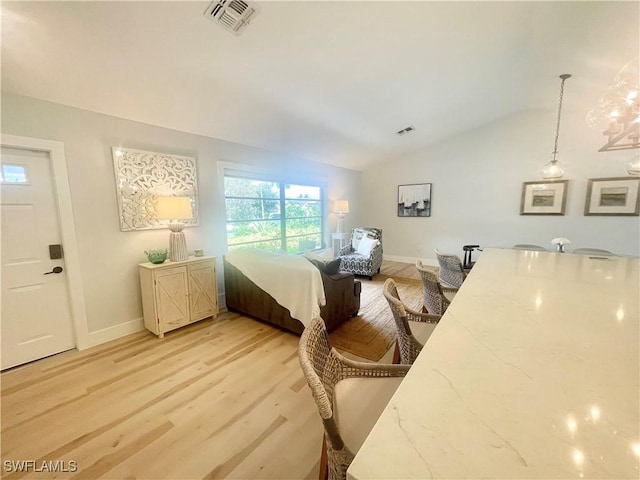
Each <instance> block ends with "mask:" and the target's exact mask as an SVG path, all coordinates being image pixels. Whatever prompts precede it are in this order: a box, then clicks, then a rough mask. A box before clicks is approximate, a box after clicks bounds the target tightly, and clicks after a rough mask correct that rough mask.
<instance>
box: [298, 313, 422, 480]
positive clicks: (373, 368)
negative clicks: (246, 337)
mask: <svg viewBox="0 0 640 480" xmlns="http://www.w3.org/2000/svg"><path fill="white" fill-rule="evenodd" d="M298 357H299V359H300V365H301V367H302V371H303V372H304V376H305V378H306V379H307V383H308V384H309V388H311V393H313V398H314V399H315V401H316V404H317V405H318V410H319V412H320V417H321V418H322V423H323V425H324V432H325V433H324V441H323V444H322V456H321V457H320V458H321V461H320V480H324V479H325V478H329V479H330V480H339V479H340V480H341V479H345V478H346V475H347V468H348V467H349V465H350V464H351V462H352V460H353V457H354V455H355V454H356V453H357V452H358V450H359V449H360V446H361V445H362V444H363V443H364V440H365V438H367V435H368V434H369V432H370V431H371V429H372V428H373V426H374V425H375V423H376V421H377V420H378V418H379V417H380V415H381V414H382V411H383V410H384V408H385V407H386V406H387V403H389V400H390V399H391V397H392V396H393V394H394V393H395V391H396V389H397V388H398V385H400V382H401V381H402V378H403V377H404V376H405V375H406V373H407V372H408V371H409V365H384V364H380V363H363V362H356V361H353V360H349V359H347V358H345V357H343V356H342V355H340V354H339V353H338V352H337V351H336V350H335V349H334V348H333V347H332V346H331V344H330V343H329V337H328V335H327V329H326V327H325V325H324V321H323V320H322V319H321V318H314V319H313V320H311V323H310V324H309V325H308V326H307V327H306V328H305V330H304V332H303V333H302V337H301V338H300V344H299V347H298ZM325 452H326V454H325ZM325 462H326V463H325ZM327 476H328V477H327Z"/></svg>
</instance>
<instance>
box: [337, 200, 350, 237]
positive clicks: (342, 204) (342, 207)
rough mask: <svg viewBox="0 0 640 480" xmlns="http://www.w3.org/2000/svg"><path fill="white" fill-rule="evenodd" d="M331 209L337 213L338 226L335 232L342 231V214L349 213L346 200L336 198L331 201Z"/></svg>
mask: <svg viewBox="0 0 640 480" xmlns="http://www.w3.org/2000/svg"><path fill="white" fill-rule="evenodd" d="M333 211H334V212H335V213H336V214H337V215H338V226H337V227H336V233H344V214H345V213H349V201H348V200H336V201H335V202H334V203H333Z"/></svg>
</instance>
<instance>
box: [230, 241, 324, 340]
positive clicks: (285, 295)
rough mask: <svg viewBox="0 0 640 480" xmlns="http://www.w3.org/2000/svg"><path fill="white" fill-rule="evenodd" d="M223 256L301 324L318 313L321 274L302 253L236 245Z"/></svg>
mask: <svg viewBox="0 0 640 480" xmlns="http://www.w3.org/2000/svg"><path fill="white" fill-rule="evenodd" d="M225 258H226V260H227V262H229V263H230V264H231V265H233V266H234V267H236V268H237V269H238V270H240V271H241V272H242V273H243V275H244V276H245V277H247V278H248V279H249V280H251V281H252V282H253V283H255V284H256V285H257V286H258V287H260V288H261V289H262V290H264V291H265V292H267V293H268V294H269V295H271V296H272V297H273V298H274V299H275V301H276V302H278V304H280V305H282V306H283V307H284V308H286V309H287V310H289V312H290V314H291V317H292V318H295V319H297V320H300V322H302V324H303V325H304V326H305V327H306V326H307V325H308V324H309V322H310V321H311V319H312V318H314V317H317V316H320V306H321V305H325V303H326V299H325V296H324V286H323V285H322V276H321V275H320V270H318V269H317V268H316V267H315V266H314V265H312V264H311V262H309V261H308V260H307V259H306V258H304V257H303V256H301V255H286V254H276V253H270V252H265V251H263V250H258V249H256V248H238V249H235V250H231V251H229V252H227V254H226V255H225Z"/></svg>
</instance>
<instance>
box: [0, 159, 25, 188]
mask: <svg viewBox="0 0 640 480" xmlns="http://www.w3.org/2000/svg"><path fill="white" fill-rule="evenodd" d="M0 182H2V183H13V184H16V183H22V184H26V183H27V182H28V179H27V167H26V165H12V164H9V163H3V164H2V168H1V169H0Z"/></svg>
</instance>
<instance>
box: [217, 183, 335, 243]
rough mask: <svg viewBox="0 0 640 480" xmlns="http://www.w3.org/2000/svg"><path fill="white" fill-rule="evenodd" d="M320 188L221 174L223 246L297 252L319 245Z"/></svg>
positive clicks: (321, 223) (320, 227) (322, 228)
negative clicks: (225, 225) (223, 175)
mask: <svg viewBox="0 0 640 480" xmlns="http://www.w3.org/2000/svg"><path fill="white" fill-rule="evenodd" d="M323 194H324V193H323V189H322V187H320V186H317V185H297V184H291V183H284V182H278V181H272V180H263V179H259V178H248V177H247V176H233V175H225V177H224V196H225V208H226V224H227V246H228V249H229V250H232V249H234V248H237V247H241V246H243V247H255V248H260V249H263V250H267V251H270V252H277V251H279V250H282V251H285V252H287V253H299V252H303V251H305V250H310V249H315V248H321V247H322V246H323V245H322V239H323V238H324V223H323V221H322V219H323V211H322V210H323V208H322V205H323Z"/></svg>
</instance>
